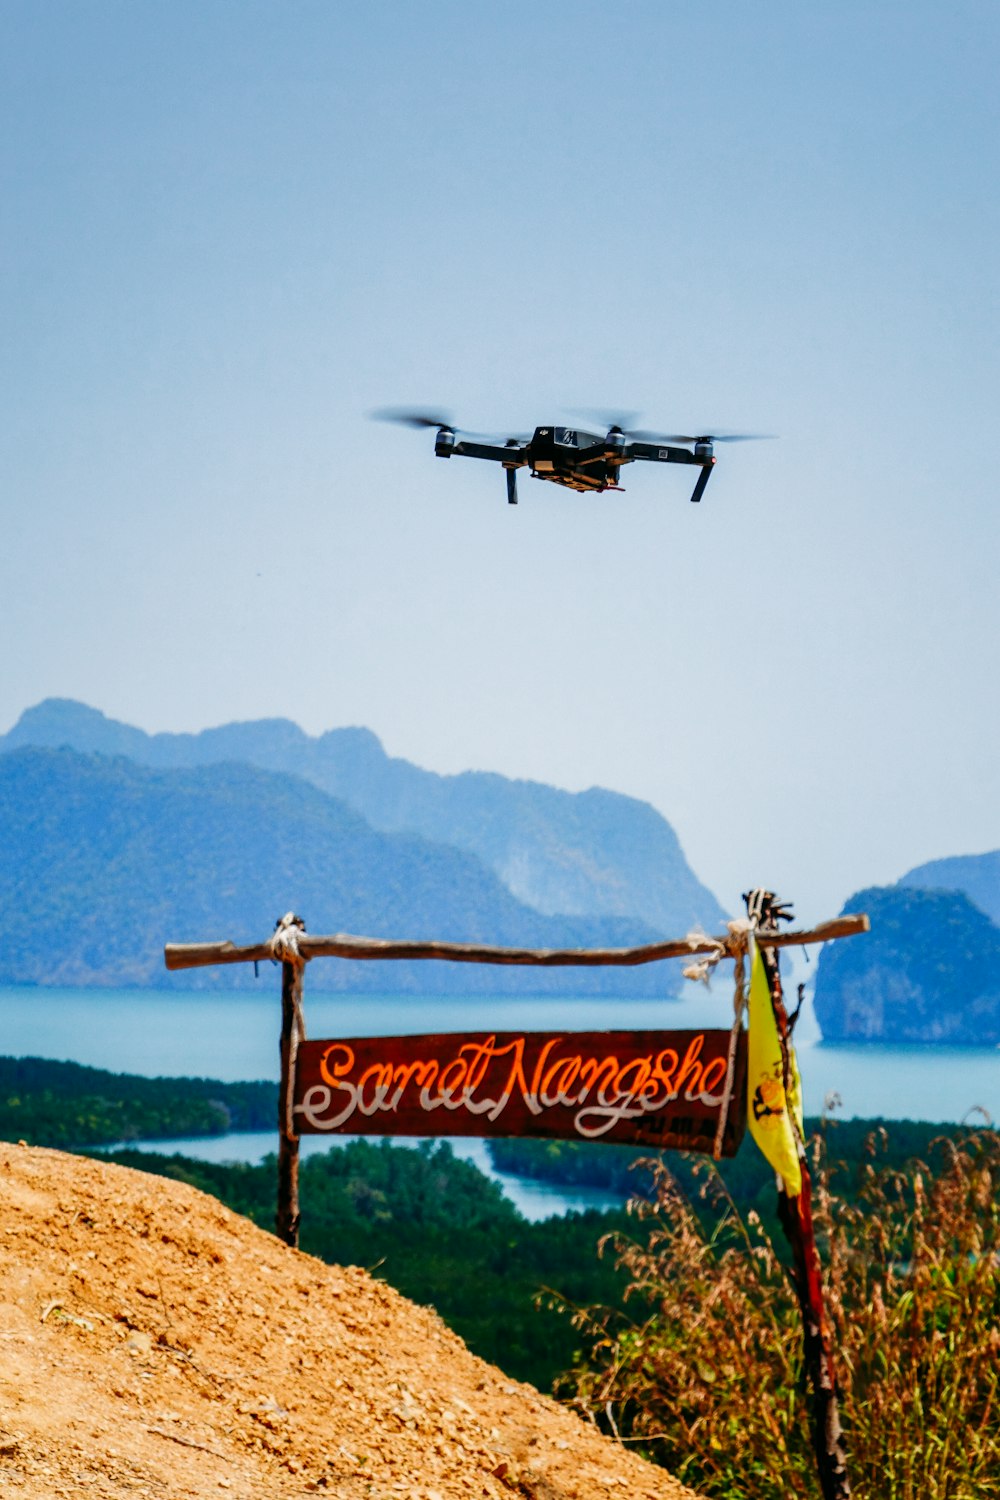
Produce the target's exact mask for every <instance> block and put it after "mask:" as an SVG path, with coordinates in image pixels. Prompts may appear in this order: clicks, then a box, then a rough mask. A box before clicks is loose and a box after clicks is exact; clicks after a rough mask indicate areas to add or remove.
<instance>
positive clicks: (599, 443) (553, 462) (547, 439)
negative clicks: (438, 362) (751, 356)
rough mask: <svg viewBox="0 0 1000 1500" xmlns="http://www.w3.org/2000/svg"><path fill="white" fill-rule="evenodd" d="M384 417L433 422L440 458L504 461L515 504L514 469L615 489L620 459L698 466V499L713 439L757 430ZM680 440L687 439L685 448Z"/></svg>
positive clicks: (393, 413)
mask: <svg viewBox="0 0 1000 1500" xmlns="http://www.w3.org/2000/svg"><path fill="white" fill-rule="evenodd" d="M375 415H376V416H377V417H380V418H382V419H384V420H386V421H390V422H402V423H404V424H405V425H406V426H408V427H435V428H436V429H437V435H436V437H435V440H434V452H435V453H436V454H437V456H438V458H455V457H462V458H485V459H490V460H492V461H493V462H494V463H499V464H501V465H502V466H503V468H504V469H505V471H506V474H507V499H508V502H509V503H510V504H511V505H516V504H517V471H518V469H528V470H529V472H530V474H531V477H532V479H548V480H550V481H551V482H552V483H553V484H561V485H563V486H564V487H565V488H566V489H571V490H579V491H581V492H582V491H586V490H596V491H597V492H598V493H599V494H600V493H602V492H603V491H604V490H618V489H621V485H620V484H619V483H618V478H619V474H620V471H621V469H622V466H623V465H624V464H630V463H634V462H635V461H636V460H637V459H642V460H644V461H646V462H647V463H659V464H694V465H696V467H697V468H699V469H700V470H701V473H700V474H699V475H698V478H697V481H696V483H695V487H694V491H693V493H692V495H691V499H692V500H693V501H698V500H700V499H701V497H702V495H703V494H704V493H705V486H706V485H707V484H708V481H709V478H710V477H711V473H712V469H713V467H714V465H715V453H714V446H713V445H714V444H715V443H737V442H742V441H745V440H746V439H748V438H750V437H755V436H762V434H756V433H740V434H737V433H725V434H719V435H716V436H714V437H713V436H709V435H706V436H704V437H681V436H678V435H676V434H674V435H673V436H671V437H659V436H657V434H656V433H652V432H626V431H625V430H624V429H623V428H622V426H620V425H619V424H618V423H616V422H611V423H609V424H608V426H607V431H606V432H605V433H604V435H603V436H602V435H601V433H599V432H589V431H586V430H585V429H583V428H581V427H557V426H552V427H536V428H535V430H534V432H533V433H532V434H531V435H530V436H524V435H521V436H518V437H510V438H481V437H479V436H477V435H475V434H469V435H465V434H462V433H460V432H459V430H458V429H457V428H456V427H454V426H453V425H452V423H451V422H449V421H447V420H446V419H445V418H443V417H432V416H428V415H425V414H424V413H422V412H404V411H397V410H390V411H383V412H376V413H375ZM682 444H690V445H691V446H690V447H683V446H681V445H682Z"/></svg>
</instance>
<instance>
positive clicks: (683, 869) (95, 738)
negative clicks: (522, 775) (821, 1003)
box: [0, 698, 726, 937]
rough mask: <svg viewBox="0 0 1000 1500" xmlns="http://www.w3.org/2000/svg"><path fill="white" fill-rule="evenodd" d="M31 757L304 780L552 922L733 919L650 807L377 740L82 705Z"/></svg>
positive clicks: (45, 721)
mask: <svg viewBox="0 0 1000 1500" xmlns="http://www.w3.org/2000/svg"><path fill="white" fill-rule="evenodd" d="M29 745H34V746H39V747H43V746H48V747H51V748H59V747H61V746H68V747H70V748H72V749H75V750H77V751H81V752H98V753H100V754H103V755H124V756H127V757H128V758H129V759H130V760H132V761H135V762H137V763H138V764H141V765H147V766H155V767H160V768H164V769H167V768H173V769H179V768H181V767H195V766H204V765H214V764H219V763H222V762H225V761H240V762H243V763H244V764H247V765H251V766H256V767H258V768H260V769H262V770H267V771H276V772H281V773H283V774H287V775H293V776H298V777H302V778H304V779H305V780H306V781H310V782H312V783H313V784H314V785H315V786H317V787H320V788H321V789H322V790H323V791H325V792H327V793H329V794H330V795H331V796H334V797H337V798H339V799H341V800H342V801H343V802H345V803H346V804H347V805H348V806H349V807H351V808H353V809H354V810H355V811H356V812H358V813H360V814H361V816H362V817H363V818H365V819H366V821H367V822H368V823H369V824H370V825H371V826H372V827H373V828H375V829H378V830H380V831H382V832H385V833H413V834H419V835H421V836H422V837H424V838H427V839H431V840H433V841H434V842H435V843H438V844H450V845H453V846H454V847H455V848H457V849H463V850H466V851H467V852H469V853H471V854H474V855H476V857H477V858H478V859H479V860H481V861H482V862H483V864H484V865H486V866H487V867H488V868H489V869H491V870H492V871H493V872H494V874H495V875H497V877H498V878H499V879H500V880H501V881H503V883H504V884H505V885H506V886H507V888H508V889H509V891H510V892H511V893H512V894H513V895H514V896H516V897H517V898H518V900H519V901H521V902H523V903H524V904H525V905H526V906H530V907H533V908H534V909H535V910H536V911H539V912H542V913H544V914H546V915H567V916H587V917H590V916H600V915H604V916H617V917H625V918H629V919H632V920H636V919H637V920H639V921H641V922H644V923H647V924H648V925H649V927H650V928H652V929H654V930H655V931H657V932H658V933H660V934H662V935H665V936H670V937H674V936H677V937H679V936H682V935H683V934H684V933H685V932H687V931H688V930H690V928H691V927H693V926H696V925H700V926H701V927H703V928H705V929H706V930H707V931H718V930H719V929H720V928H721V926H722V925H723V924H724V922H725V918H726V913H725V912H724V911H723V910H722V907H721V906H720V905H719V902H718V901H717V900H716V898H715V897H714V896H713V895H712V893H711V892H710V891H709V890H708V889H707V888H706V887H705V886H703V885H702V884H701V883H700V881H698V879H697V878H696V876H695V875H694V873H693V871H692V870H691V869H690V867H689V865H688V863H687V861H686V859H685V857H684V854H683V851H682V849H681V846H680V843H679V841H678V839H677V836H676V834H675V833H674V831H673V829H672V828H671V827H670V824H669V823H668V822H667V821H666V820H665V819H664V818H662V817H661V816H660V814H659V813H658V812H656V810H655V809H654V808H652V807H650V806H649V805H648V804H647V803H644V802H640V801H638V800H637V799H635V798H632V797H626V796H623V795H621V794H619V793H617V792H609V791H604V790H602V789H600V788H594V789H592V790H590V791H586V792H566V791H561V790H559V789H557V788H555V787H551V786H546V785H544V784H542V783H539V782H532V781H514V780H511V779H509V778H507V777H504V776H500V775H497V774H495V773H492V772H484V771H468V772H464V773H462V774H461V775H457V776H442V775H438V774H437V773H436V772H433V771H426V770H423V769H421V768H420V767H418V766H415V765H412V764H411V763H410V762H408V761H405V760H401V759H395V758H393V757H390V756H388V755H387V754H386V753H385V751H384V750H383V748H382V745H381V744H380V742H379V740H378V739H377V737H376V736H375V735H374V734H373V733H372V732H371V730H369V729H358V728H349V729H332V730H329V731H327V733H325V734H323V735H320V736H319V737H318V738H312V737H310V736H309V735H307V734H305V733H304V731H303V730H301V729H299V728H298V726H297V725H295V724H293V723H291V722H290V721H289V720H286V719H263V720H257V721H253V722H249V723H240V724H226V725H222V726H220V727H218V728H214V729H205V730H202V731H201V732H200V733H198V734H154V735H150V734H146V733H145V731H143V730H141V729H136V728H134V727H133V726H131V725H128V724H122V723H119V722H117V721H115V720H112V719H108V718H106V717H105V715H104V714H102V713H100V712H99V711H98V710H96V709H93V708H89V707H87V706H86V705H84V704H81V703H76V702H74V701H73V700H71V699H59V698H50V699H46V700H45V701H44V702H42V703H40V704H38V705H36V706H35V707H34V708H30V709H28V710H27V711H26V712H25V713H24V714H22V716H21V718H20V719H19V721H18V723H17V724H16V725H15V726H14V728H13V729H11V730H10V732H9V733H8V734H7V735H5V736H0V752H2V751H5V750H6V751H10V750H14V749H18V748H23V747H26V746H29Z"/></svg>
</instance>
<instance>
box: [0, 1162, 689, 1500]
mask: <svg viewBox="0 0 1000 1500" xmlns="http://www.w3.org/2000/svg"><path fill="white" fill-rule="evenodd" d="M0 1483H2V1484H4V1485H6V1486H8V1487H9V1489H10V1490H11V1491H12V1492H14V1493H16V1494H18V1495H21V1496H25V1497H38V1500H42V1497H44V1500H56V1497H61V1496H73V1497H78V1496H95V1497H98V1496H100V1497H104V1496H107V1497H110V1500H119V1497H122V1500H125V1497H129V1500H132V1497H140V1496H153V1497H171V1500H172V1497H175V1496H177V1497H180V1496H192V1495H194V1496H212V1495H231V1496H232V1497H233V1500H236V1497H240V1500H258V1497H260V1500H264V1497H267V1500H279V1497H284V1496H299V1495H305V1494H313V1493H319V1494H323V1493H329V1494H334V1495H337V1496H343V1497H345V1500H355V1497H357V1500H362V1497H365V1500H396V1497H402V1500H458V1497H463V1500H464V1497H467V1496H476V1497H480V1496H488V1497H495V1500H510V1497H511V1496H513V1495H517V1496H525V1497H534V1500H598V1497H600V1500H606V1497H608V1496H612V1497H613V1496H615V1495H621V1496H622V1497H623V1500H624V1497H625V1496H628V1497H630V1500H631V1497H635V1500H683V1497H690V1496H691V1492H690V1491H689V1490H686V1489H685V1488H684V1487H683V1486H682V1485H680V1484H678V1483H677V1482H676V1481H674V1480H673V1479H671V1478H670V1476H669V1475H667V1474H665V1473H664V1472H663V1471H662V1470H660V1469H656V1468H653V1467H651V1466H650V1465H648V1464H645V1463H643V1462H642V1461H641V1460H640V1459H639V1458H637V1457H636V1456H635V1455H634V1454H632V1453H630V1452H628V1451H626V1450H624V1449H623V1448H621V1447H620V1446H618V1445H617V1444H614V1443H612V1442H610V1441H608V1440H607V1439H606V1438H604V1437H602V1436H600V1434H599V1433H597V1432H596V1430H594V1429H593V1428H591V1427H588V1426H587V1425H586V1424H584V1423H583V1422H581V1421H579V1420H578V1419H577V1418H576V1417H575V1416H573V1415H572V1414H571V1413H569V1412H567V1411H565V1410H564V1409H562V1408H561V1407H559V1406H558V1405H557V1404H556V1403H555V1402H554V1401H551V1400H549V1399H548V1398H547V1397H543V1396H540V1395H539V1394H538V1392H537V1391H535V1390H534V1389H533V1388H532V1387H531V1386H527V1385H518V1384H515V1383H514V1382H512V1381H511V1380H509V1379H508V1378H507V1377H506V1376H505V1375H503V1374H502V1373H501V1372H500V1371H499V1370H497V1369H495V1368H494V1367H493V1366H492V1365H488V1364H486V1363H485V1362H484V1361H482V1360H480V1359H477V1358H476V1357H475V1356H474V1355H472V1354H470V1353H469V1351H468V1350H467V1349H466V1347H465V1345H464V1344H463V1343H462V1342H461V1340H460V1339H458V1338H457V1337H456V1336H455V1335H454V1334H453V1333H451V1332H450V1331H449V1330H448V1329H447V1328H446V1327H445V1326H444V1324H443V1323H442V1322H441V1320H440V1319H439V1318H438V1317H437V1315H436V1314H435V1313H434V1312H432V1311H431V1310H429V1309H427V1308H422V1307H417V1306H415V1305H414V1304H413V1303H411V1302H408V1301H407V1300H406V1299H405V1298H403V1297H401V1296H400V1295H399V1294H398V1293H397V1292H395V1291H393V1290H392V1289H391V1288H390V1287H387V1286H385V1285H384V1284H382V1283H381V1282H379V1281H376V1280H374V1279H373V1278H372V1277H371V1276H369V1275H368V1274H367V1272H365V1271H363V1270H360V1269H358V1268H357V1267H338V1266H327V1265H325V1264H323V1263H322V1262H321V1261H318V1260H314V1259H313V1258H312V1257H311V1256H308V1255H303V1254H301V1253H300V1252H298V1251H294V1250H289V1249H288V1248H287V1247H286V1246H284V1245H282V1244H281V1243H280V1242H279V1241H278V1240H276V1239H274V1238H273V1237H272V1236H271V1235H268V1234H266V1233H264V1232H263V1231H262V1230H260V1229H257V1228H256V1227H255V1226H254V1225H252V1224H250V1223H249V1222H248V1221H247V1220H246V1219H242V1218H240V1217H239V1216H238V1215H236V1214H233V1213H231V1212H230V1211H229V1210H228V1209H225V1208H223V1207H222V1205H221V1204H219V1203H217V1202H216V1201H215V1200H214V1199H213V1198H209V1197H207V1196H205V1195H204V1194H202V1193H199V1192H197V1191H195V1190H194V1189H192V1188H188V1187H186V1186H183V1185H181V1184H178V1183H172V1182H166V1181H164V1180H163V1179H160V1178H154V1177H148V1176H146V1175H144V1174H143V1173H140V1172H132V1171H128V1170H127V1169H125V1168H123V1167H118V1166H114V1165H111V1164H107V1163H103V1162H93V1161H88V1160H85V1159H83V1158H79V1157H74V1156H67V1155H63V1154H62V1153H60V1152H56V1151H45V1150H38V1149H34V1148H28V1147H19V1146H9V1145H2V1144H0Z"/></svg>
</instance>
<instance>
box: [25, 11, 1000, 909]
mask: <svg viewBox="0 0 1000 1500" xmlns="http://www.w3.org/2000/svg"><path fill="white" fill-rule="evenodd" d="M0 23H2V24H0V33H2V34H0V70H2V87H0V160H2V172H3V182H2V188H3V243H2V255H3V263H2V276H0V305H2V315H3V323H2V336H0V370H2V380H3V408H4V410H3V416H4V421H3V424H2V425H3V429H4V436H3V439H2V450H0V451H2V458H0V482H2V507H3V542H4V545H3V548H2V553H0V620H2V629H3V641H4V648H5V649H4V670H3V673H2V677H0V684H2V685H0V694H2V701H0V728H7V727H8V726H9V725H10V724H11V723H13V722H14V720H15V719H16V718H17V717H18V715H19V714H20V713H21V711H22V710H23V709H24V708H25V707H27V706H28V705H30V704H32V703H35V702H37V701H38V700H39V699H41V698H42V697H45V696H48V695H53V694H56V695H63V696H70V697H75V698H80V699H83V700H85V701H86V702H89V703H91V704H93V705H95V706H96V707H98V708H101V709H103V710H104V711H105V712H106V713H108V714H111V715H114V716H116V717H119V718H123V719H126V720H128V721H129V722H132V723H137V724H140V725H142V726H143V727H145V728H147V729H149V730H157V729H197V728H201V727H203V726H205V725H209V724H215V723H220V722H223V721H226V720H231V719H234V718H256V717H263V716H269V715H285V716H288V717H290V718H292V719H295V720H297V721H298V722H299V723H300V724H302V725H303V727H305V728H306V729H308V730H310V731H311V732H317V731H320V730H323V729H326V728H330V727H334V726H338V725H344V724H366V725H369V726H370V727H371V728H372V729H374V730H375V731H376V732H377V733H378V734H379V735H380V736H381V738H382V739H383V742H384V743H385V745H386V747H387V748H388V749H389V750H390V752H392V753H394V754H398V755H403V756H406V757H408V758H410V759H413V760H415V761H417V762H419V763H420V764H422V765H425V766H429V767H431V768H434V769H436V770H440V771H453V770H461V769H465V768H468V767H485V768H489V769H495V770H500V771H504V772H506V773H508V774H512V775H519V776H529V777H534V778H538V779H541V780H545V781H551V782H555V783H557V784H559V785H562V786H565V787H569V788H574V789H575V788H582V787H586V786H589V785H592V784H594V783H598V784H602V785H605V786H609V787H613V788H616V789H618V790H621V791H625V792H630V793H633V794H635V795H637V796H640V797H643V798H647V799H649V800H650V801H652V802H653V803H655V805H656V806H657V807H658V808H660V809H661V810H662V812H663V813H664V814H666V816H667V817H668V818H669V819H670V820H671V822H672V823H673V824H674V826H675V827H676V828H677V830H678V832H679V834H680V836H681V839H682V841H683V843H684V846H685V849H686V851H687V853H688V856H689V858H690V860H691V862H692V864H693V865H694V867H695V869H696V870H697V871H698V873H699V875H701V877H702V878H703V879H704V880H706V881H707V882H708V883H709V884H710V885H711V886H712V887H713V888H714V889H715V890H716V892H717V893H718V895H719V896H720V898H721V899H722V900H723V901H724V902H726V904H727V905H730V906H733V905H735V903H736V901H737V896H738V892H739V891H740V890H741V889H743V888H745V887H746V886H747V885H748V884H754V883H769V884H772V885H774V886H775V887H776V888H777V889H778V890H780V891H781V892H782V893H784V894H787V895H789V896H790V897H792V898H794V899H795V900H796V902H797V905H798V908H799V911H800V913H801V915H802V916H803V917H804V918H812V917H821V916H826V915H829V914H832V912H833V911H834V910H836V909H837V908H839V906H840V904H841V902H842V901H843V900H844V899H845V897H846V896H847V895H849V894H850V893H851V892H852V891H854V890H856V889H857V888H858V887H860V886H863V885H866V884H869V883H872V882H883V881H890V880H894V879H895V878H897V877H898V876H899V875H900V874H902V872H903V871H904V870H905V869H907V868H908V867H909V866H911V865H913V864H914V863H917V862H919V861H923V860H926V859H930V858H933V857H936V856H940V855H947V854H955V853H963V852H973V851H978V850H984V849H988V848H993V847H996V846H997V845H998V844H1000V795H998V793H1000V757H998V755H997V739H998V707H997V671H996V660H997V652H996V640H997V616H998V612H1000V577H998V572H1000V568H998V564H1000V558H998V547H997V541H998V523H997V493H996V492H997V484H996V477H995V476H996V470H997V463H998V457H1000V455H998V450H997V446H996V443H995V441H994V439H995V435H996V421H995V410H996V402H997V388H998V387H997V364H998V354H997V348H998V344H997V287H998V265H1000V254H998V234H997V221H998V206H997V202H998V200H997V192H996V182H997V166H998V163H997V154H998V153H997V139H998V103H997V100H998V89H997V73H998V63H1000V47H998V40H1000V36H998V33H1000V8H998V7H997V5H996V4H995V0H982V3H962V0H959V3H957V4H954V3H953V4H950V5H948V6H944V5H941V4H939V3H935V4H930V3H926V0H924V3H921V0H916V3H914V0H898V3H879V0H865V3H853V4H852V3H850V0H841V3H839V4H837V5H831V4H829V3H827V0H823V3H818V0H794V3H793V0H789V3H765V4H763V5H757V6H749V5H746V4H743V3H727V0H721V3H720V0H716V3H713V4H712V5H698V4H695V3H694V0H688V3H686V4H681V3H670V0H648V3H644V0H624V3H620V4H618V5H610V4H602V5H597V4H593V3H588V0H580V3H568V0H550V3H546V0H531V3H521V0H496V3H493V4H484V3H477V0H462V3H457V0H456V3H448V0H423V3H421V4H416V3H402V0H386V3H379V0H365V3H362V0H340V3H332V0H331V3H322V4H320V3H296V0H269V3H252V0H241V3H237V0H225V3H223V0H197V3H192V0H170V3H169V4H165V3H163V0H157V3H146V0H127V3H126V0H118V3H110V0H89V3H88V0H72V3H68V0H46V3H45V4H38V3H37V0H23V3H11V0H6V3H0ZM411 403H412V404H417V405H430V406H432V407H434V406H444V407H445V409H446V410H448V411H450V412H452V413H454V415H455V417H456V418H457V420H458V421H459V422H460V423H464V424H465V425H468V426H470V427H473V428H478V429H480V430H484V429H485V430H489V431H495V430H503V429H505V428H506V429H510V430H513V431H519V430H521V429H523V428H524V427H529V428H530V427H532V426H534V425H535V424H536V423H540V422H543V421H552V420H553V419H554V418H559V417H560V416H561V415H562V414H563V413H564V412H565V411H566V410H567V409H568V408H573V407H579V406H605V405H606V406H609V407H617V408H629V409H634V410H636V411H640V412H641V413H642V414H643V425H644V426H648V427H659V428H662V429H664V430H666V431H681V432H683V431H692V430H693V431H703V430H705V429H706V428H709V429H711V428H716V429H718V428H720V427H722V428H730V429H735V430H737V431H741V430H749V431H754V430H759V431H765V432H774V433H777V434H779V435H780V440H779V441H777V442H772V443H757V444H745V445H740V446H736V445H733V446H732V447H727V448H725V449H720V450H719V452H720V462H719V465H718V467H717V469H716V472H715V475H714V477H713V479H712V482H711V484H710V486H709V489H708V492H707V494H706V497H705V501H704V503H703V504H702V505H701V506H700V507H694V506H691V505H689V504H688V494H689V491H690V478H689V471H687V470H682V469H676V468H659V467H654V466H652V465H643V466H640V465H635V466H634V467H633V468H631V469H627V470H626V471H625V475H624V483H625V485H626V488H627V493H626V494H624V495H619V494H608V495H605V496H603V497H597V496H578V495H575V494H572V493H571V492H568V491H562V490H559V489H557V488H556V487H555V486H553V485H546V484H538V483H533V482H532V481H531V480H529V479H527V478H522V482H521V492H522V503H521V505H520V506H519V507H518V508H517V509H516V510H514V509H513V508H509V507H508V506H507V505H506V503H505V501H504V487H503V476H502V474H501V473H500V471H499V470H497V469H495V468H494V467H492V466H490V465H486V464H478V463H473V462H470V461H468V460H462V459H453V460H451V461H450V462H448V463H442V462H440V461H439V460H436V459H435V458H434V456H433V451H432V440H431V436H430V435H424V434H416V433H412V432H408V431H404V430H402V429H395V428H391V427H387V426H383V425H377V424H374V423H370V422H368V421H367V420H366V413H367V412H368V411H369V410H370V409H371V408H372V407H376V406H381V405H387V404H411Z"/></svg>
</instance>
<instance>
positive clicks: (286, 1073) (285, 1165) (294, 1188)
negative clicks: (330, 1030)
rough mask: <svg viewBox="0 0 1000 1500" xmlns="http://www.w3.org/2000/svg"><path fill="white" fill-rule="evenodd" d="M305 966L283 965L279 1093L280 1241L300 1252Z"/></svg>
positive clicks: (278, 1232) (278, 1220) (276, 1222)
mask: <svg viewBox="0 0 1000 1500" xmlns="http://www.w3.org/2000/svg"><path fill="white" fill-rule="evenodd" d="M304 973H305V965H304V964H303V963H301V962H300V963H283V964H282V965H281V1087H280V1089H279V1092H278V1210H277V1213H276V1215H275V1227H276V1229H277V1234H278V1238H279V1239H281V1240H284V1242H285V1244H286V1245H292V1246H293V1247H295V1248H297V1247H298V1243H299V1138H298V1136H297V1135H296V1133H295V1117H294V1115H293V1114H292V1102H293V1099H294V1096H295V1063H296V1059H297V1057H298V1051H299V1042H300V1041H302V1040H303V1039H304V1037H305V1027H304V1025H303V1021H302V979H303V975H304Z"/></svg>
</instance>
